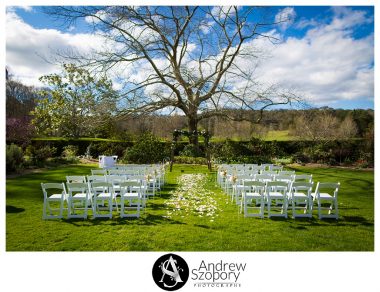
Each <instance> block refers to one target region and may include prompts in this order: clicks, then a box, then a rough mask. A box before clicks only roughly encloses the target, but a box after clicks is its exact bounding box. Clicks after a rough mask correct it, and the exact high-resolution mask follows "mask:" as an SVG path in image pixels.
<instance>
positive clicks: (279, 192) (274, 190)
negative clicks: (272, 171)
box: [265, 181, 289, 218]
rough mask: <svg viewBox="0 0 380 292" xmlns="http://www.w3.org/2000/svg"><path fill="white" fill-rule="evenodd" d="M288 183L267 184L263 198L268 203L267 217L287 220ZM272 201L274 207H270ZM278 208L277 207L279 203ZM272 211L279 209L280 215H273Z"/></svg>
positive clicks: (272, 182)
mask: <svg viewBox="0 0 380 292" xmlns="http://www.w3.org/2000/svg"><path fill="white" fill-rule="evenodd" d="M288 189H289V188H288V183H287V182H282V181H270V182H267V186H266V192H265V197H266V200H267V203H268V217H269V218H270V217H272V216H281V217H285V218H288V213H287V208H288V200H287V199H288V198H287V192H288ZM272 200H275V205H273V206H272ZM280 201H281V203H280V207H279V202H280ZM273 209H280V211H281V212H280V213H278V212H276V213H273V212H272V210H273Z"/></svg>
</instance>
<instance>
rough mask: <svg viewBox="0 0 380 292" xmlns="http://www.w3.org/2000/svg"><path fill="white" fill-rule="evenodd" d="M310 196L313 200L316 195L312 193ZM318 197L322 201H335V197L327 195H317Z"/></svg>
mask: <svg viewBox="0 0 380 292" xmlns="http://www.w3.org/2000/svg"><path fill="white" fill-rule="evenodd" d="M311 195H312V196H313V198H314V197H316V193H312V194H311ZM319 197H320V199H322V200H335V197H333V196H331V195H330V194H328V193H319Z"/></svg>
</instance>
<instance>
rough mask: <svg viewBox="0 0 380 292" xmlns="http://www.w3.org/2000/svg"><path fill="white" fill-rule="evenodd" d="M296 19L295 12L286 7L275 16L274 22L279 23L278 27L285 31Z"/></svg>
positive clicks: (291, 8)
mask: <svg viewBox="0 0 380 292" xmlns="http://www.w3.org/2000/svg"><path fill="white" fill-rule="evenodd" d="M295 18H296V11H295V10H294V8H293V7H286V8H284V9H282V10H280V12H278V13H277V14H276V16H275V19H274V20H275V22H276V23H279V26H280V28H281V29H282V30H286V29H287V28H288V27H289V26H290V25H291V24H292V23H293V22H294V19H295Z"/></svg>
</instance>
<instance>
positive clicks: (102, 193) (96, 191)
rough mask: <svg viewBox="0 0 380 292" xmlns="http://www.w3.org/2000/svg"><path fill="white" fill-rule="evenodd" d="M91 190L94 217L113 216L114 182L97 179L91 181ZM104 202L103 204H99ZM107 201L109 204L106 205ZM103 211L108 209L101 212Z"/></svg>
mask: <svg viewBox="0 0 380 292" xmlns="http://www.w3.org/2000/svg"><path fill="white" fill-rule="evenodd" d="M90 191H91V193H92V194H93V214H94V218H104V217H106V218H112V210H113V200H114V190H113V187H112V184H111V183H109V182H101V181H95V182H91V183H90ZM98 201H101V202H102V205H100V204H98ZM105 202H107V203H108V206H104V203H105ZM116 208H117V204H116ZM101 211H108V212H107V213H105V214H104V213H101Z"/></svg>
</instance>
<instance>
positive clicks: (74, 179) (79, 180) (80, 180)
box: [66, 175, 86, 183]
mask: <svg viewBox="0 0 380 292" xmlns="http://www.w3.org/2000/svg"><path fill="white" fill-rule="evenodd" d="M66 182H68V183H86V177H85V176H84V175H83V176H79V175H69V176H66Z"/></svg>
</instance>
